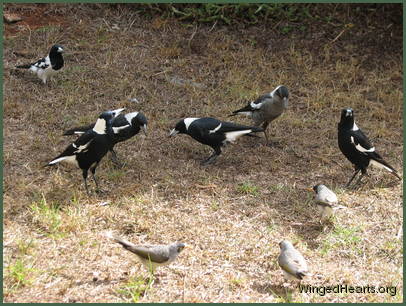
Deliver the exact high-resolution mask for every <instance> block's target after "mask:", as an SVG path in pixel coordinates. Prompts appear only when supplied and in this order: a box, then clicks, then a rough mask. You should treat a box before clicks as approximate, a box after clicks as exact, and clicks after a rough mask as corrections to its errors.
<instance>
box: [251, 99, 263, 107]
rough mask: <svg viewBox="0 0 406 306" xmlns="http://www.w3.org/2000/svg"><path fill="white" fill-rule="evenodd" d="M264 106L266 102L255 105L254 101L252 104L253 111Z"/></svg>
mask: <svg viewBox="0 0 406 306" xmlns="http://www.w3.org/2000/svg"><path fill="white" fill-rule="evenodd" d="M263 104H264V102H260V103H255V101H253V102H251V103H250V106H251V108H252V109H260V108H261V107H262V105H263Z"/></svg>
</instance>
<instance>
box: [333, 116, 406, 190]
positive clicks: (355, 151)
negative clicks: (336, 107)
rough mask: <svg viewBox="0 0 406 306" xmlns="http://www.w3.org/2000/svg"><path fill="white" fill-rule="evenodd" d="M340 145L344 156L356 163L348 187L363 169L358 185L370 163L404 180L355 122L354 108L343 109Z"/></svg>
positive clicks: (339, 124)
mask: <svg viewBox="0 0 406 306" xmlns="http://www.w3.org/2000/svg"><path fill="white" fill-rule="evenodd" d="M338 147H339V148H340V150H341V152H342V153H343V154H344V156H345V157H346V158H347V159H348V160H349V161H350V162H351V163H352V164H353V165H354V169H355V172H354V174H353V176H352V177H351V179H350V181H349V182H348V183H347V185H346V187H348V186H350V184H351V182H352V180H353V179H354V178H355V176H356V175H357V174H358V173H359V172H360V171H361V176H360V177H359V178H358V181H357V182H356V183H355V185H354V186H356V185H358V184H359V183H360V182H361V179H362V177H363V176H364V175H366V174H367V168H368V167H369V166H370V165H372V166H374V167H377V168H381V169H385V170H386V171H389V172H390V173H391V174H392V175H394V176H396V177H397V178H398V179H399V180H402V178H401V177H400V176H399V174H398V172H397V171H396V170H395V169H394V168H393V167H392V166H391V165H389V164H388V162H387V161H385V160H384V159H383V158H382V156H381V155H380V154H379V153H378V152H377V151H376V150H375V147H374V146H373V145H372V144H371V142H370V141H369V139H368V137H367V136H366V135H365V134H364V133H363V132H362V130H361V129H360V128H359V127H358V126H357V125H356V124H355V121H354V111H353V110H352V108H344V109H343V110H342V111H341V119H340V122H339V123H338Z"/></svg>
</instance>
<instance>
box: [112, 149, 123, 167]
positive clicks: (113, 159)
mask: <svg viewBox="0 0 406 306" xmlns="http://www.w3.org/2000/svg"><path fill="white" fill-rule="evenodd" d="M110 153H111V161H112V162H113V164H114V165H115V166H116V167H122V166H123V164H122V163H121V162H120V161H119V160H118V157H117V153H116V151H114V149H113V148H111V149H110Z"/></svg>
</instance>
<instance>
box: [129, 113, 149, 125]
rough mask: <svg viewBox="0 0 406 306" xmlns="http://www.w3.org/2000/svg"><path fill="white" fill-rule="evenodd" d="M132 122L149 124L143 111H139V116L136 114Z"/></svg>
mask: <svg viewBox="0 0 406 306" xmlns="http://www.w3.org/2000/svg"><path fill="white" fill-rule="evenodd" d="M131 124H133V125H139V126H144V125H145V126H146V125H148V120H147V118H146V117H145V116H144V114H143V113H140V112H139V113H138V114H137V116H135V117H134V118H133V119H132V120H131Z"/></svg>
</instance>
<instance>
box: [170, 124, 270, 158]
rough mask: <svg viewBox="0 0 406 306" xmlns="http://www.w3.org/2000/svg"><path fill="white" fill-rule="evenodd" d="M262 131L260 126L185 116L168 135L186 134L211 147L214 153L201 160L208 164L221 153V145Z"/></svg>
mask: <svg viewBox="0 0 406 306" xmlns="http://www.w3.org/2000/svg"><path fill="white" fill-rule="evenodd" d="M263 131H264V130H263V129H262V128H258V127H252V126H245V125H239V124H235V123H232V122H224V121H220V120H217V119H215V118H208V117H206V118H185V119H182V120H180V121H179V122H178V123H177V124H176V126H175V128H174V129H173V130H172V131H171V132H170V134H169V136H174V135H176V134H178V133H180V134H188V135H189V136H191V137H192V138H193V139H195V140H197V141H198V142H200V143H203V144H205V145H208V146H210V147H212V148H213V150H214V153H213V154H212V155H210V156H209V157H208V158H207V159H206V160H205V161H203V165H208V164H211V163H212V162H214V161H215V160H216V158H217V157H218V156H219V155H220V154H221V147H223V146H225V145H226V144H227V143H233V142H235V141H236V140H237V138H239V137H240V136H243V135H246V136H254V135H253V134H251V133H257V132H263Z"/></svg>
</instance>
